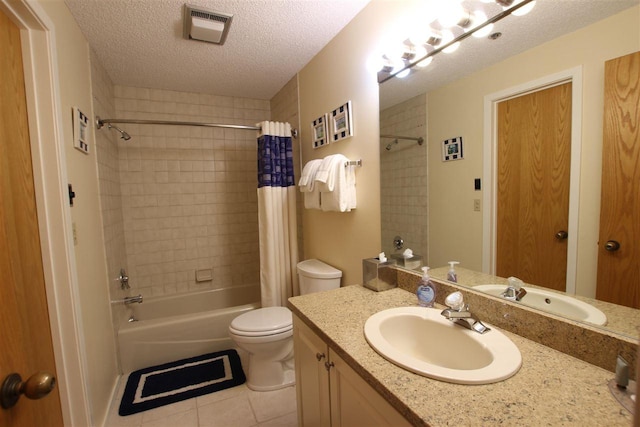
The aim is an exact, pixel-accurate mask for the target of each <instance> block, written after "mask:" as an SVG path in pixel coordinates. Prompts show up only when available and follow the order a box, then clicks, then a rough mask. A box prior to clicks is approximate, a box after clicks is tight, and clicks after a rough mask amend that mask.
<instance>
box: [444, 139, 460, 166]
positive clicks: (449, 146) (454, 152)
mask: <svg viewBox="0 0 640 427" xmlns="http://www.w3.org/2000/svg"><path fill="white" fill-rule="evenodd" d="M460 159H464V147H463V145H462V137H461V136H456V137H455V138H451V139H446V140H444V141H442V161H443V162H449V161H451V160H460Z"/></svg>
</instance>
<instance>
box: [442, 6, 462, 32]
mask: <svg viewBox="0 0 640 427" xmlns="http://www.w3.org/2000/svg"><path fill="white" fill-rule="evenodd" d="M464 15H465V10H464V8H463V7H462V6H461V5H460V3H458V2H455V1H447V2H446V3H442V6H441V7H440V11H439V13H438V22H439V23H440V25H442V27H444V28H451V27H453V26H454V25H457V24H458V22H460V21H461V20H462V19H463V17H464Z"/></svg>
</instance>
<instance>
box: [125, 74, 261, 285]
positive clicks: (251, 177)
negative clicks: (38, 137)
mask: <svg viewBox="0 0 640 427" xmlns="http://www.w3.org/2000/svg"><path fill="white" fill-rule="evenodd" d="M115 113H116V115H117V116H118V118H127V119H153V120H172V121H196V122H208V123H212V122H214V123H226V124H243V125H255V124H256V123H257V122H259V121H262V120H268V119H269V117H270V105H269V101H265V100H258V99H245V98H233V97H226V96H214V95H206V94H197V93H184V92H174V91H165V90H155V89H145V88H134V87H123V86H116V87H115ZM121 127H122V128H123V129H124V130H126V131H127V132H128V133H129V134H130V135H131V136H132V138H131V140H129V141H123V140H118V147H119V168H120V185H121V193H122V212H123V218H124V234H125V240H126V255H127V259H128V264H129V276H130V277H131V285H132V287H133V288H135V291H136V292H141V293H142V294H143V295H146V296H152V295H165V294H173V293H180V292H186V291H193V290H199V289H204V288H219V287H225V286H231V285H241V284H246V283H257V282H258V281H259V247H258V219H257V218H258V217H257V196H256V183H257V180H256V173H257V170H256V133H255V132H254V131H250V130H249V131H248V130H232V129H220V128H205V127H181V126H161V125H125V124H123V125H121ZM197 269H211V270H212V273H213V280H212V281H208V282H202V283H196V281H195V272H196V270H197Z"/></svg>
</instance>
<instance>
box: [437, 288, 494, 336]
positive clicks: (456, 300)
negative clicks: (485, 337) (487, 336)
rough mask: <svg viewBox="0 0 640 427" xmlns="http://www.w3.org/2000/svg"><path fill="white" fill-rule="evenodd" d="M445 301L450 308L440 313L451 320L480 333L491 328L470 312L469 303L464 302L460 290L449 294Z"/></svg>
mask: <svg viewBox="0 0 640 427" xmlns="http://www.w3.org/2000/svg"><path fill="white" fill-rule="evenodd" d="M444 303H445V304H446V305H447V307H449V308H445V309H444V310H442V312H441V313H440V314H441V315H443V316H444V317H445V318H447V319H449V320H451V321H452V322H453V323H455V324H457V325H460V326H462V327H465V328H467V329H470V330H472V331H476V332H478V333H479V334H484V333H485V332H488V331H490V330H491V329H490V328H488V327H486V326H485V325H483V324H482V322H481V321H479V320H478V319H475V318H474V317H473V315H472V314H471V312H469V304H465V303H464V300H463V297H462V294H461V293H460V292H453V293H451V294H449V295H448V296H447V298H446V299H445V301H444Z"/></svg>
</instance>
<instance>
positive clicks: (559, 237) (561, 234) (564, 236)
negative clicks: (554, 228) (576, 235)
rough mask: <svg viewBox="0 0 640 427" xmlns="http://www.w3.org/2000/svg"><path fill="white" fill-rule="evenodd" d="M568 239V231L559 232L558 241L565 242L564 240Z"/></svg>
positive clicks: (557, 234)
mask: <svg viewBox="0 0 640 427" xmlns="http://www.w3.org/2000/svg"><path fill="white" fill-rule="evenodd" d="M567 237H569V233H567V232H566V231H564V230H560V231H558V232H557V233H556V239H558V240H564V239H566V238H567Z"/></svg>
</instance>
